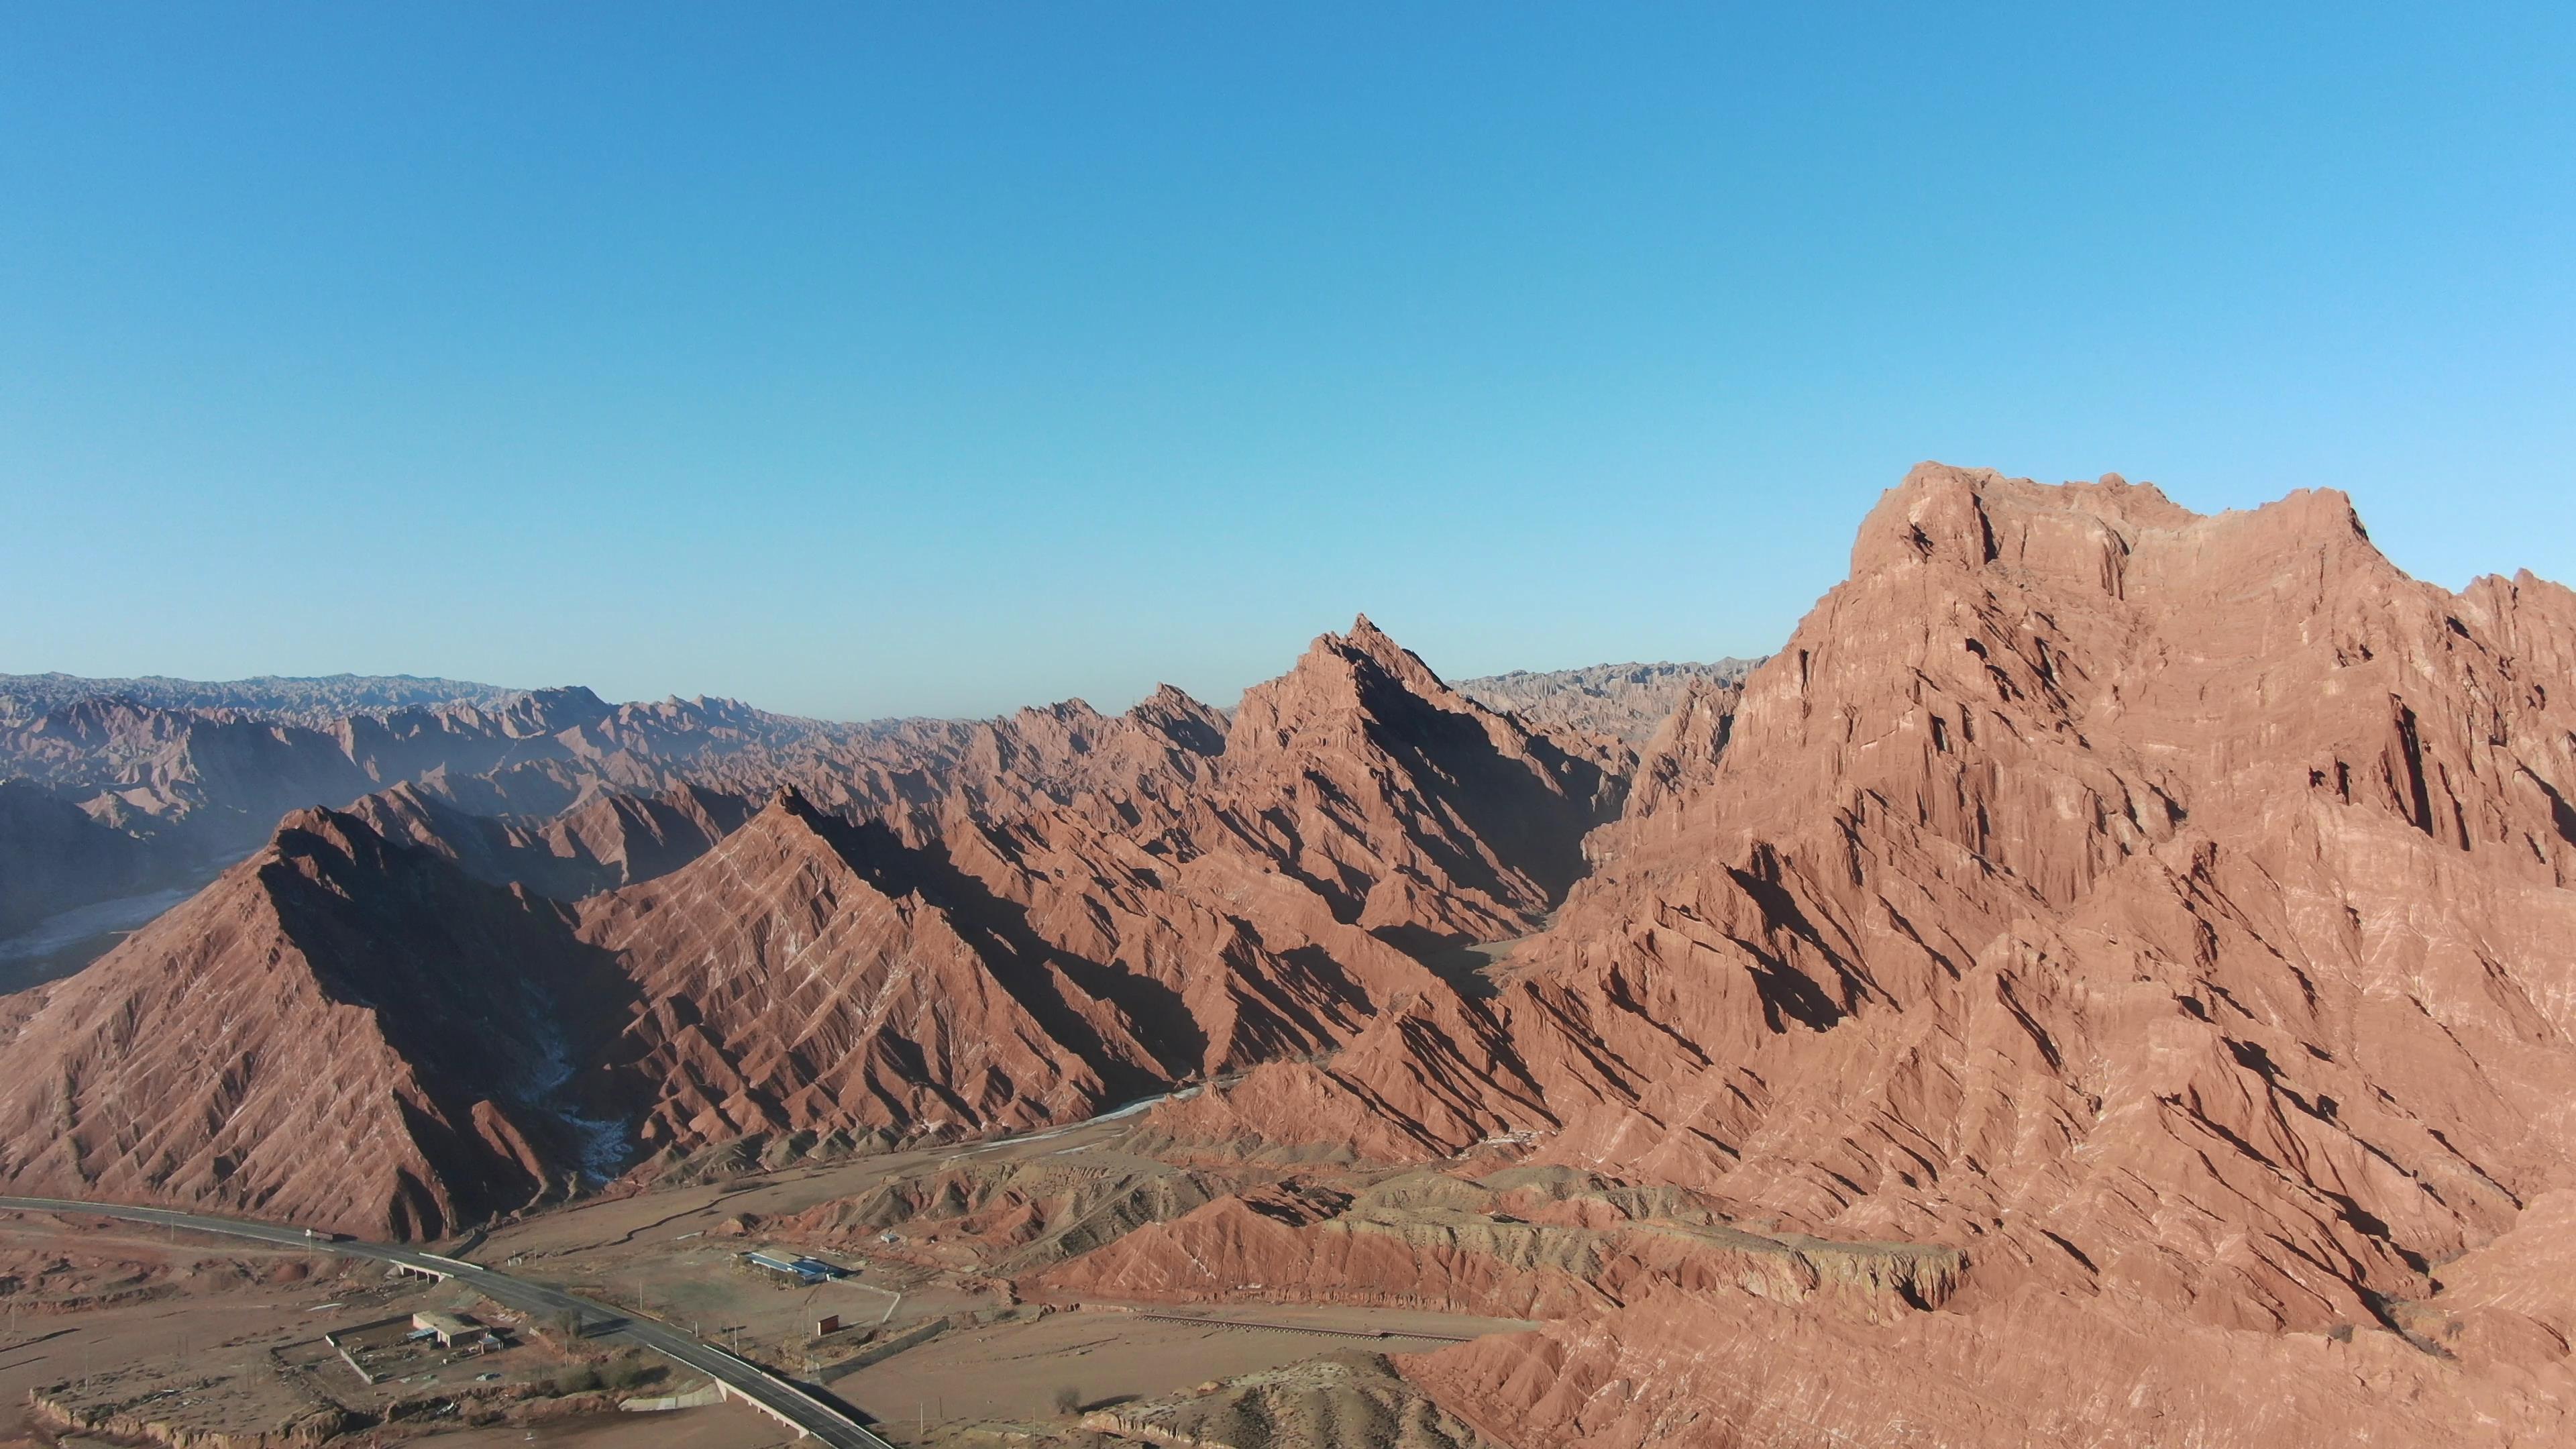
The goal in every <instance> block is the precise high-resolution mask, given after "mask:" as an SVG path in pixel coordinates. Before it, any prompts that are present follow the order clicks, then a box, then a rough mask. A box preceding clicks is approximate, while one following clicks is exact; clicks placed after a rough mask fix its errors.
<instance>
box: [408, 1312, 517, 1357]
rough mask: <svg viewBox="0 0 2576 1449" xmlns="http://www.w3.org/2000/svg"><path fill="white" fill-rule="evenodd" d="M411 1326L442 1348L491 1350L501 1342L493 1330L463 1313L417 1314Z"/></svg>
mask: <svg viewBox="0 0 2576 1449" xmlns="http://www.w3.org/2000/svg"><path fill="white" fill-rule="evenodd" d="M411 1326H412V1331H413V1332H414V1333H425V1334H428V1335H429V1336H430V1337H431V1338H433V1339H436V1340H437V1341H438V1346H439V1347H440V1348H477V1349H479V1348H489V1347H491V1346H492V1345H493V1344H495V1343H497V1342H498V1341H499V1340H497V1339H495V1338H494V1337H493V1336H492V1330H490V1329H488V1328H485V1327H484V1326H483V1325H482V1324H479V1323H477V1322H475V1321H474V1320H473V1319H471V1318H467V1317H466V1316H464V1315H463V1314H461V1313H438V1312H424V1313H415V1314H413V1315H412V1316H411Z"/></svg>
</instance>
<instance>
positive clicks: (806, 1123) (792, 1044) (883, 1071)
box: [582, 794, 1143, 1150]
mask: <svg viewBox="0 0 2576 1449" xmlns="http://www.w3.org/2000/svg"><path fill="white" fill-rule="evenodd" d="M917 869H919V867H918V866H917V865H916V864H915V862H914V861H912V860H911V859H910V858H909V855H908V852H907V851H906V849H905V847H903V846H902V845H901V844H900V842H898V841H896V840H895V839H894V838H893V836H892V834H891V833H890V832H888V831H886V830H884V829H883V828H882V827H870V828H864V829H863V828H861V827H854V826H851V825H849V824H847V823H846V822H842V821H839V820H837V819H832V818H828V817H825V816H823V815H822V814H820V813H819V812H818V811H816V810H815V809H814V807H813V806H812V805H811V804H810V803H808V802H807V801H806V800H804V798H803V797H801V796H797V795H794V794H785V795H781V796H780V797H779V798H778V799H777V800H776V801H774V802H773V803H772V804H771V805H770V806H769V807H768V808H767V809H766V810H764V811H762V812H761V814H760V815H758V816H757V817H755V818H754V819H753V820H752V821H751V822H750V823H749V824H748V825H746V826H744V827H743V828H742V829H741V830H738V831H736V832H734V833H733V834H732V835H731V836H729V837H727V839H726V840H725V841H724V843H723V844H721V845H719V846H718V847H717V848H716V849H714V850H713V851H711V852H709V853H708V854H707V855H705V856H703V857H701V858H700V859H699V860H697V861H696V862H695V863H693V864H691V865H690V866H688V867H686V868H684V869H682V870H680V871H679V872H677V873H676V874H674V875H671V876H669V877H667V878H665V879H663V880H660V881H656V882H652V883H649V884H646V885H643V886H638V887H635V888H633V889H631V890H627V891H621V892H617V893H615V894H612V895H609V896H605V897H601V898H599V899H598V900H596V901H594V902H592V903H591V904H590V905H589V906H588V907H587V908H586V909H585V911H584V921H583V927H582V934H583V937H584V939H585V940H587V941H589V942H591V943H592V944H594V945H596V946H598V947H599V948H601V949H602V950H604V951H606V952H608V953H611V954H613V955H614V956H616V957H617V958H618V959H620V960H621V961H623V962H625V963H627V970H628V971H629V973H630V974H631V975H632V977H633V979H634V980H635V982H636V984H637V987H638V989H639V990H640V992H641V1001H640V1003H639V1005H638V1007H637V1014H636V1016H635V1018H634V1020H633V1021H632V1023H631V1024H630V1025H629V1026H628V1027H627V1029H626V1031H625V1033H624V1035H623V1037H622V1038H621V1040H620V1042H619V1045H618V1047H617V1048H616V1049H615V1051H614V1052H613V1053H612V1056H611V1059H610V1063H609V1066H610V1069H611V1071H612V1072H613V1073H615V1074H616V1075H617V1076H619V1077H620V1078H622V1079H624V1081H625V1082H627V1083H629V1084H631V1086H629V1088H628V1090H631V1091H634V1092H637V1093H638V1094H639V1095H642V1096H643V1097H645V1098H647V1099H648V1100H647V1101H645V1102H644V1103H643V1104H642V1110H643V1116H644V1126H643V1128H642V1140H643V1143H644V1145H645V1146H646V1147H647V1148H648V1149H662V1148H672V1147H676V1148H680V1149H683V1150H686V1149H692V1148H695V1147H699V1146H703V1145H705V1144H707V1143H710V1142H718V1141H724V1140H728V1139H731V1138H735V1137H741V1136H747V1135H751V1134H755V1133H762V1132H785V1131H803V1130H835V1129H842V1128H849V1127H861V1128H869V1127H899V1128H912V1127H930V1128H939V1127H954V1128H960V1129H968V1130H973V1129H982V1128H986V1127H993V1126H1007V1127H1022V1126H1031V1125H1035V1124H1037V1123H1040V1122H1046V1121H1052V1120H1057V1119H1061V1118H1071V1117H1079V1116H1081V1115H1083V1114H1084V1113H1085V1112H1087V1111H1088V1110H1089V1109H1090V1108H1091V1107H1093V1106H1094V1105H1096V1104H1097V1103H1098V1102H1099V1101H1100V1100H1101V1097H1102V1092H1103V1087H1102V1083H1101V1079H1100V1077H1099V1075H1098V1073H1097V1072H1096V1071H1095V1070H1093V1069H1092V1068H1091V1067H1090V1065H1089V1064H1088V1061H1087V1060H1086V1058H1085V1057H1084V1056H1082V1055H1081V1054H1079V1053H1068V1052H1066V1051H1065V1050H1063V1038H1065V1037H1068V1036H1069V1037H1074V1038H1076V1039H1080V1038H1082V1037H1084V1036H1090V1035H1096V1033H1095V1032H1094V1031H1093V1030H1092V1029H1091V1024H1092V1022H1094V1021H1098V1022H1100V1023H1101V1025H1103V1026H1106V1027H1108V1028H1109V1029H1110V1030H1111V1031H1112V1032H1113V1033H1115V1032H1116V1023H1115V1022H1114V1021H1113V1020H1111V1019H1110V1017H1109V1014H1108V1013H1107V1012H1105V1011H1104V1010H1103V1009H1102V1008H1101V1006H1100V1004H1099V1003H1098V1002H1096V1001H1095V1000H1093V999H1092V998H1090V997H1089V996H1088V995H1086V994H1085V993H1083V992H1082V991H1081V990H1080V988H1078V987H1076V986H1074V985H1073V984H1072V983H1071V982H1070V981H1069V980H1067V979H1065V978H1064V977H1063V975H1062V974H1061V973H1060V972H1057V971H1055V970H1053V969H1052V967H1051V964H1050V963H1049V962H1048V961H1046V960H1044V959H1043V958H1040V959H1028V958H1026V957H1024V956H1022V955H1021V954H1019V953H1017V952H1013V951H1011V950H1009V949H1008V943H996V944H997V946H998V947H999V949H996V950H994V951H993V953H992V955H990V956H989V957H988V956H987V955H985V954H983V953H981V952H979V951H978V950H977V948H976V945H975V944H974V943H973V942H970V941H969V940H968V938H967V936H966V934H965V931H973V930H976V929H977V928H976V927H975V926H973V925H972V924H968V925H966V927H965V931H961V929H960V923H959V922H958V921H957V919H956V918H955V917H953V916H952V915H951V914H950V913H949V912H948V911H946V910H944V909H942V908H941V907H939V906H938V905H935V904H932V903H931V902H929V901H928V900H925V899H924V898H923V897H922V895H921V893H920V891H919V889H918V888H917V886H916V884H915V882H914V881H913V880H912V879H910V876H911V875H912V873H913V872H914V871H915V870H917ZM1086 1013H1088V1014H1087V1015H1086ZM1042 1016H1043V1018H1044V1019H1043V1020H1042V1019H1041V1018H1042ZM1051 1027H1052V1028H1053V1030H1052V1031H1051V1030H1050V1028H1051ZM1086 1044H1089V1043H1086ZM1096 1052H1097V1053H1098V1054H1104V1055H1107V1056H1109V1057H1111V1058H1112V1059H1118V1058H1121V1057H1122V1056H1123V1057H1127V1058H1132V1057H1137V1056H1142V1055H1143V1053H1142V1052H1141V1049H1139V1048H1137V1047H1136V1046H1135V1045H1134V1043H1133V1042H1132V1040H1128V1039H1125V1038H1124V1037H1123V1034H1117V1035H1114V1036H1113V1037H1112V1039H1110V1040H1107V1041H1103V1042H1101V1043H1100V1046H1099V1047H1098V1048H1097V1049H1096Z"/></svg>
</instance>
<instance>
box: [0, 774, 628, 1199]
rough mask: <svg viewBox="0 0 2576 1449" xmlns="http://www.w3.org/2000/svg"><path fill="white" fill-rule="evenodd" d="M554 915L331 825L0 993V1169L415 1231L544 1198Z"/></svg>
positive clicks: (558, 1149)
mask: <svg viewBox="0 0 2576 1449" xmlns="http://www.w3.org/2000/svg"><path fill="white" fill-rule="evenodd" d="M568 947H569V935H568V924H567V923H566V922H565V921H563V920H562V919H561V917H560V914H559V911H558V909H557V908H555V907H552V906H549V905H547V904H546V903H543V902H539V901H535V900H532V899H530V898H528V897H526V896H525V895H523V894H519V893H516V892H512V891H507V890H501V889H497V888H494V887H491V886H487V885H483V884H481V883H479V882H476V881H473V880H469V879H467V878H466V877H465V876H464V875H462V874H460V873H459V872H457V871H456V870H454V869H453V868H452V867H450V866H449V865H448V864H447V863H446V862H445V861H443V860H441V859H439V858H438V857H436V856H434V855H431V854H429V853H428V852H426V851H421V850H415V849H410V848H407V847H403V846H398V845H394V844H391V843H389V842H387V841H386V840H385V839H384V838H383V837H382V836H380V835H378V834H377V833H376V832H375V831H373V830H372V829H370V828H369V827H368V826H367V825H366V824H365V823H364V822H362V821H360V820H358V819H356V818H354V817H352V816H347V815H340V814H336V813H333V812H330V811H307V812H304V813H302V814H299V815H296V816H293V817H290V818H289V819H288V820H287V822H286V823H285V825H284V826H282V827H281V828H280V829H279V831H278V834H277V838H276V840H275V841H274V842H272V843H271V845H270V846H269V847H268V849H266V850H264V851H262V852H261V853H260V854H258V855H257V856H255V857H253V858H252V859H251V860H249V861H246V862H244V863H243V864H241V865H239V866H236V867H234V868H233V869H232V870H231V871H229V872H227V873H226V874H225V875H224V876H223V877H222V878H221V879H220V880H218V881H217V882H216V883H215V884H214V885H213V886H211V887H209V888H208V889H207V890H205V891H204V892H202V893H201V894H199V895H198V896H197V897H196V898H195V899H194V900H192V901H190V902H188V903H187V904H186V905H185V906H183V907H181V908H179V909H177V910H174V911H172V912H170V913H169V914H168V915H165V916H163V917H162V918H161V919H160V920H158V921H156V922H154V923H153V924H152V925H151V926H149V927H147V928H145V929H144V930H143V931H141V932H139V933H137V934H136V935H135V936H134V937H133V939H131V940H129V941H128V942H126V944H124V945H123V946H121V947H119V948H118V949H117V950H115V951H113V952H111V953H109V954H108V955H107V956H106V957H105V958H103V959H102V960H100V961H98V962H97V963H95V964H94V965H92V966H91V967H90V968H89V969H87V970H85V971H83V972H82V973H80V974H79V975H78V976H75V977H73V978H71V979H69V980H66V981H62V982H57V983H55V984H53V985H51V986H48V987H44V988H41V989H39V990H37V991H34V992H28V993H23V994H20V995H17V996H12V997H7V998H0V1007H5V1010H6V1016H5V1018H0V1024H5V1028H6V1045H5V1046H0V1066H5V1070H0V1180H5V1181H6V1182H8V1183H9V1184H10V1185H11V1187H12V1188H13V1190H16V1191H22V1192H27V1193H33V1194H39V1195H60V1196H70V1197H88V1198H104V1199H108V1200H123V1201H137V1200H143V1201H168V1202H179V1203H190V1204H209V1205H215V1206H218V1207H221V1208H225V1209H230V1210H235V1211H240V1212H245V1213H253V1214H257V1215H260V1216H265V1217H271V1218H282V1219H285V1220H288V1221H293V1222H303V1223H312V1224H319V1225H326V1226H330V1227H334V1228H339V1229H343V1230H347V1231H351V1232H361V1233H367V1234H371V1235H377V1236H385V1235H391V1236H397V1237H408V1236H435V1235H437V1234H440V1233H442V1232H445V1231H448V1230H450V1229H451V1228H452V1227H453V1226H454V1225H456V1224H458V1223H460V1222H465V1221H470V1220H473V1219H476V1218H481V1217H486V1216H489V1215H490V1214H492V1213H494V1212H496V1211H502V1210H506V1209H508V1208H513V1207H517V1206H520V1205H522V1204H525V1203H527V1202H530V1201H532V1200H534V1199H537V1198H539V1197H541V1196H543V1195H545V1194H547V1193H549V1192H552V1191H559V1190H560V1189H561V1188H562V1187H563V1186H564V1185H565V1183H564V1178H565V1175H566V1171H567V1169H566V1167H565V1166H564V1164H566V1163H568V1162H572V1161H574V1160H576V1159H577V1156H578V1152H577V1144H575V1143H574V1142H573V1141H572V1140H571V1138H570V1135H569V1133H568V1132H567V1130H566V1127H565V1125H564V1124H563V1123H562V1122H561V1120H560V1118H559V1117H558V1116H557V1115H556V1114H555V1113H554V1112H553V1111H552V1110H551V1109H550V1108H549V1106H548V1105H547V1102H546V1100H545V1099H546V1097H547V1095H548V1092H549V1090H550V1089H551V1087H552V1086H553V1084H554V1081H555V1079H556V1078H557V1077H559V1076H560V1075H561V1073H562V1070H563V1062H562V1059H563V1056H564V1051H565V1049H564V1044H563V1041H562V1037H561V1028H560V1027H559V1025H558V1022H559V1021H560V1020H561V1019H562V1017H563V1003H562V1002H561V1001H560V1000H559V998H558V993H559V990H560V988H561V987H562V986H563V985H564V984H565V983H567V982H568V981H569V980H571V979H572V977H573V972H574V970H575V963H574V961H573V960H572V959H571V958H570V957H568V956H567V954H566V952H567V948H568Z"/></svg>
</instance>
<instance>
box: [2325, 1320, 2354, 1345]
mask: <svg viewBox="0 0 2576 1449" xmlns="http://www.w3.org/2000/svg"><path fill="white" fill-rule="evenodd" d="M2326 1337H2328V1338H2331V1339H2333V1340H2334V1341H2335V1342H2337V1343H2350V1342H2352V1325H2351V1324H2349V1323H2338V1324H2336V1325H2335V1326H2334V1327H2332V1328H2330V1329H2328V1330H2326Z"/></svg>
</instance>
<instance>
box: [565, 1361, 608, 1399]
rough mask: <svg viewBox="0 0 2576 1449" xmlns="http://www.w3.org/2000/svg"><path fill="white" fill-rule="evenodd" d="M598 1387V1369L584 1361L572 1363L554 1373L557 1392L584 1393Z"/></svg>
mask: <svg viewBox="0 0 2576 1449" xmlns="http://www.w3.org/2000/svg"><path fill="white" fill-rule="evenodd" d="M598 1387H599V1370H597V1369H595V1368H592V1367H591V1366H590V1365H588V1364H586V1363H584V1364H574V1365H573V1366H572V1367H570V1368H568V1369H565V1370H563V1371H562V1372H561V1373H558V1374H556V1375H555V1392H556V1393H558V1394H586V1393H589V1392H590V1391H591V1390H593V1389H595V1388H598Z"/></svg>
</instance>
